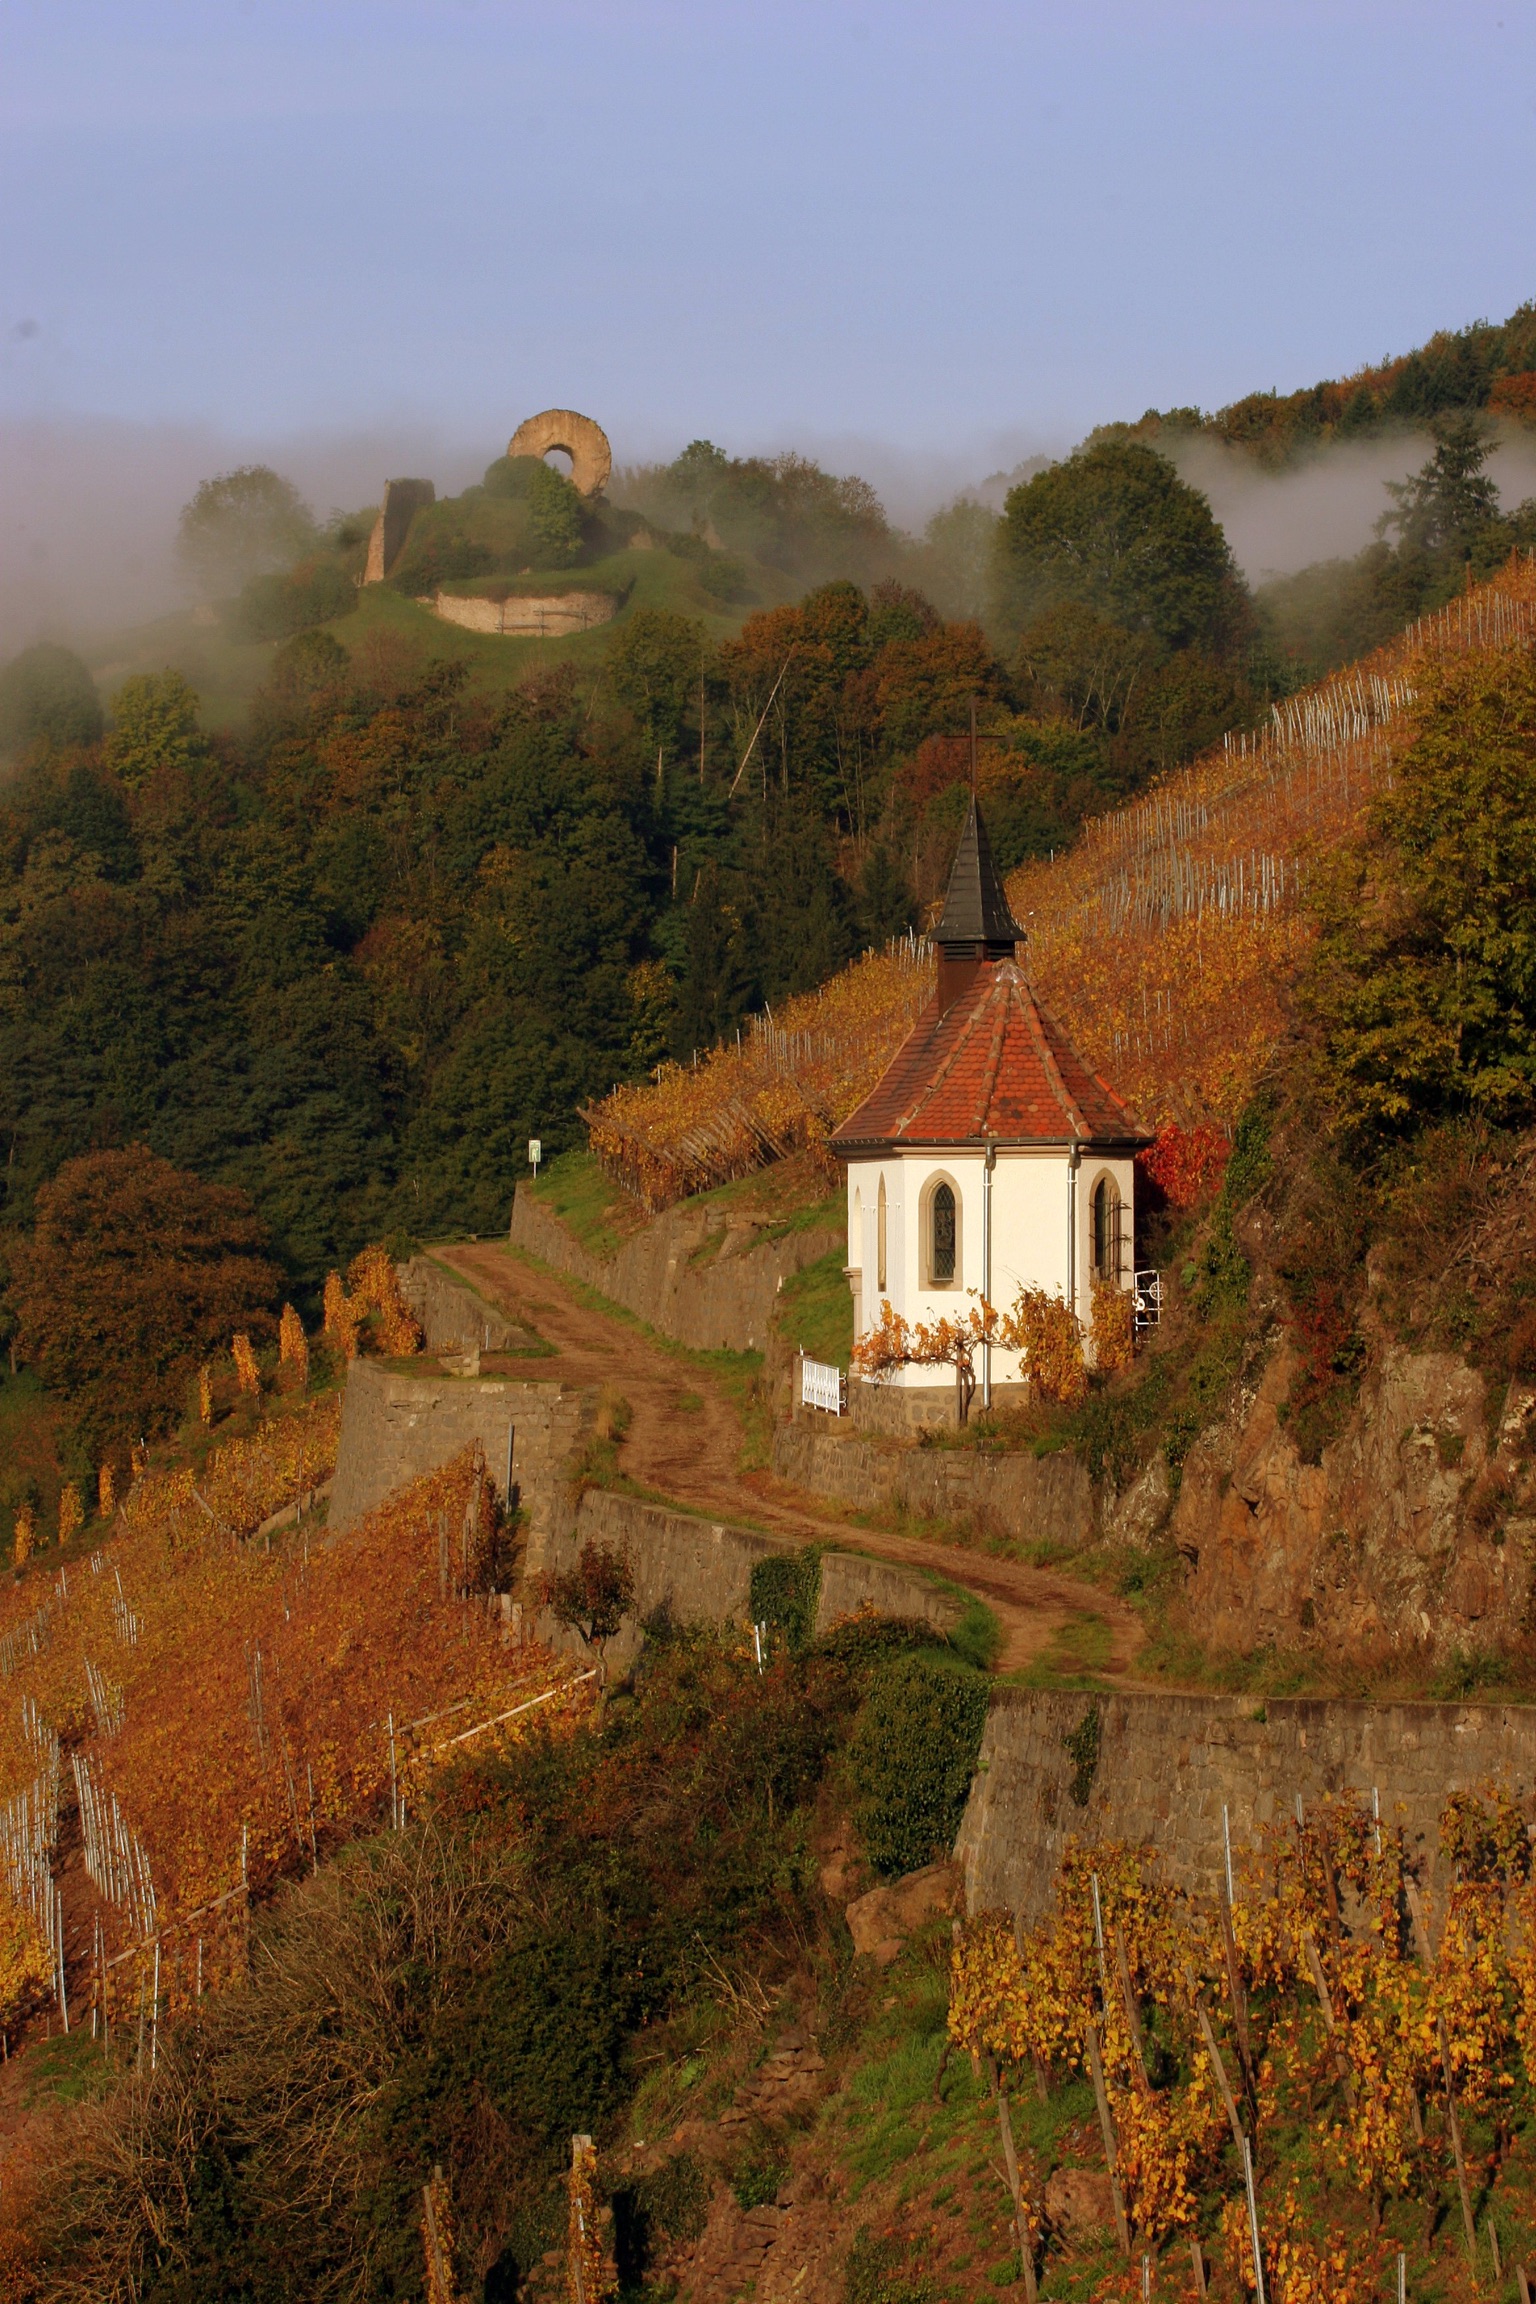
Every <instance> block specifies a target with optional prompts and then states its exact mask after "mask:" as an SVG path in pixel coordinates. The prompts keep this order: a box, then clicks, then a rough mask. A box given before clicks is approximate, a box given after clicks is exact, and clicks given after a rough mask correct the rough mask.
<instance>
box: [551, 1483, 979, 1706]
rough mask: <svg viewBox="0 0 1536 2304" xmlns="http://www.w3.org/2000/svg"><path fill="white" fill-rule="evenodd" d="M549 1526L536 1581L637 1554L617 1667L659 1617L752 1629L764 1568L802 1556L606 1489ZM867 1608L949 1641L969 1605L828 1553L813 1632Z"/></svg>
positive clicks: (556, 1630)
mask: <svg viewBox="0 0 1536 2304" xmlns="http://www.w3.org/2000/svg"><path fill="white" fill-rule="evenodd" d="M546 1525H547V1528H548V1535H547V1538H546V1539H545V1540H544V1541H543V1542H540V1543H537V1544H535V1543H530V1545H529V1549H528V1555H527V1570H528V1573H529V1574H530V1575H531V1574H534V1573H536V1572H537V1571H539V1570H541V1569H554V1570H557V1571H559V1570H563V1569H567V1568H570V1567H573V1566H574V1565H575V1562H576V1559H577V1557H578V1555H579V1553H580V1551H581V1547H582V1545H583V1544H585V1543H588V1542H592V1543H598V1544H608V1545H611V1546H613V1547H614V1548H615V1549H616V1550H620V1551H623V1552H626V1553H627V1554H628V1555H629V1558H630V1561H631V1564H632V1566H633V1568H634V1576H635V1617H634V1620H633V1622H632V1623H629V1624H626V1626H625V1627H624V1631H623V1632H622V1633H621V1634H620V1636H619V1637H618V1638H617V1639H615V1640H614V1641H612V1642H611V1643H610V1644H609V1649H608V1658H609V1661H610V1662H611V1663H615V1664H618V1665H623V1664H626V1663H628V1662H629V1661H630V1660H631V1659H632V1658H633V1656H634V1655H635V1654H636V1653H637V1652H638V1650H639V1646H640V1640H641V1633H640V1623H641V1621H642V1620H643V1619H644V1618H645V1617H647V1616H650V1615H653V1614H655V1613H656V1612H657V1611H658V1610H661V1609H665V1610H667V1611H668V1613H669V1614H671V1615H672V1616H673V1617H675V1618H676V1619H677V1620H678V1621H679V1622H680V1623H688V1622H690V1621H696V1620H698V1619H699V1618H703V1619H705V1620H706V1621H708V1622H710V1623H715V1624H739V1625H740V1626H742V1627H743V1629H745V1627H746V1625H747V1624H748V1622H749V1621H750V1618H751V1591H752V1570H753V1569H754V1567H755V1566H756V1565H757V1563H758V1561H759V1560H769V1559H774V1558H782V1557H784V1556H786V1555H789V1554H793V1553H794V1552H795V1551H796V1550H797V1549H798V1547H797V1546H795V1545H793V1544H791V1543H788V1542H786V1541H785V1540H784V1539H783V1538H781V1537H774V1536H764V1535H761V1534H760V1533H759V1532H758V1531H757V1530H756V1529H755V1528H735V1527H732V1526H730V1525H729V1524H728V1523H727V1522H724V1521H718V1520H695V1519H693V1518H692V1517H691V1516H690V1515H689V1514H688V1513H686V1512H669V1511H667V1510H666V1508H665V1507H664V1506H662V1505H659V1504H643V1503H640V1502H638V1501H637V1500H636V1499H635V1498H633V1497H629V1496H615V1495H613V1494H612V1493H610V1491H609V1490H607V1489H604V1488H589V1489H588V1490H587V1491H586V1492H585V1494H584V1495H583V1496H582V1498H581V1501H580V1504H579V1506H578V1508H577V1510H576V1512H575V1515H574V1517H572V1518H567V1516H566V1515H565V1514H563V1513H560V1512H556V1513H554V1514H552V1515H550V1517H549V1519H548V1521H547V1523H546ZM860 1608H873V1609H875V1610H876V1611H877V1612H878V1613H879V1614H880V1615H882V1616H909V1617H919V1618H921V1619H922V1620H923V1621H924V1622H925V1623H929V1624H932V1625H933V1627H934V1629H935V1630H936V1631H937V1632H940V1633H947V1632H949V1631H950V1630H951V1628H952V1627H953V1626H954V1625H956V1624H957V1623H958V1622H959V1621H960V1617H961V1615H962V1613H963V1611H964V1602H963V1601H961V1600H958V1599H957V1598H955V1596H954V1595H953V1594H952V1593H948V1592H942V1591H939V1590H938V1589H937V1588H936V1587H935V1586H934V1585H932V1584H930V1583H929V1582H928V1581H927V1580H926V1578H924V1577H922V1576H919V1575H917V1574H916V1573H915V1572H914V1571H913V1570H911V1569H907V1568H901V1567H896V1566H892V1565H891V1564H890V1563H889V1562H887V1561H884V1560H866V1559H864V1558H863V1557H862V1556H861V1555H860V1554H858V1553H855V1552H824V1553H823V1554H822V1555H821V1588H820V1591H819V1593H818V1596H817V1603H816V1620H815V1629H816V1630H817V1631H818V1632H825V1631H826V1630H827V1629H828V1628H829V1627H830V1626H831V1625H833V1624H835V1623H837V1622H838V1621H839V1620H840V1619H841V1618H842V1617H844V1616H851V1615H853V1614H854V1613H855V1611H856V1610H858V1609H860ZM537 1628H538V1633H539V1637H540V1638H541V1639H549V1640H551V1641H554V1642H556V1643H557V1644H560V1645H565V1646H575V1647H578V1648H580V1647H581V1646H582V1645H583V1644H582V1642H581V1640H580V1636H579V1635H565V1636H564V1638H563V1639H562V1636H561V1631H560V1627H559V1626H557V1625H556V1624H555V1622H554V1619H553V1617H550V1616H548V1615H547V1614H546V1615H542V1616H540V1618H539V1619H538V1627H537Z"/></svg>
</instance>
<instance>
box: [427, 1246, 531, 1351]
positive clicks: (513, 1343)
mask: <svg viewBox="0 0 1536 2304" xmlns="http://www.w3.org/2000/svg"><path fill="white" fill-rule="evenodd" d="M395 1277H396V1279H397V1280H398V1281H399V1284H400V1294H401V1297H402V1299H403V1301H404V1303H405V1307H406V1309H407V1311H408V1312H409V1313H410V1314H411V1317H412V1318H413V1319H414V1320H416V1321H417V1322H418V1323H419V1324H420V1327H421V1331H422V1340H423V1342H424V1343H425V1345H426V1348H427V1350H428V1351H429V1352H474V1351H481V1352H515V1351H517V1350H518V1348H519V1347H520V1346H524V1345H527V1344H529V1343H530V1342H531V1341H532V1339H531V1338H530V1336H529V1334H528V1331H527V1329H526V1328H519V1327H518V1325H517V1323H516V1321H515V1320H509V1319H508V1318H507V1316H506V1314H505V1313H504V1312H498V1310H497V1309H496V1307H495V1305H494V1304H492V1303H490V1302H489V1301H488V1300H487V1299H486V1298H485V1297H484V1296H481V1295H478V1294H477V1293H476V1291H475V1290H474V1289H473V1288H471V1287H470V1285H469V1283H468V1281H467V1280H461V1279H460V1278H459V1277H458V1275H457V1274H456V1273H454V1272H450V1271H449V1270H448V1268H447V1266H446V1265H444V1264H439V1263H438V1262H437V1260H436V1258H435V1257H432V1256H413V1257H412V1258H411V1259H410V1261H409V1263H407V1264H397V1265H396V1266H395Z"/></svg>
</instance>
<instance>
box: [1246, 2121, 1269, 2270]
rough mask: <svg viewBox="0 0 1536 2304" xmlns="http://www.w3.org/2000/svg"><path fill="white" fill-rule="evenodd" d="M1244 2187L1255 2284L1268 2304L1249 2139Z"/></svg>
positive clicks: (1257, 2201) (1257, 2199) (1257, 2197)
mask: <svg viewBox="0 0 1536 2304" xmlns="http://www.w3.org/2000/svg"><path fill="white" fill-rule="evenodd" d="M1243 2186H1244V2189H1245V2190H1246V2192H1247V2194H1248V2236H1249V2238H1250V2240H1251V2241H1252V2242H1253V2282H1254V2288H1255V2291H1256V2293H1257V2295H1258V2299H1259V2304H1268V2298H1267V2297H1266V2295H1265V2293H1264V2250H1263V2248H1262V2247H1261V2246H1260V2244H1259V2196H1258V2193H1257V2192H1256V2191H1255V2189H1254V2183H1253V2151H1252V2148H1251V2146H1250V2145H1249V2142H1248V2139H1247V2137H1246V2136H1245V2137H1244V2138H1243Z"/></svg>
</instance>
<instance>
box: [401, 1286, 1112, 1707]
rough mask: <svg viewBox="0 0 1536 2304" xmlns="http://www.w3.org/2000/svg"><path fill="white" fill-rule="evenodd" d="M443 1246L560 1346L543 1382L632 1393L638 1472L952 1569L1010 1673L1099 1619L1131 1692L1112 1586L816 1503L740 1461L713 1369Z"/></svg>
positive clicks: (742, 1509) (731, 1414)
mask: <svg viewBox="0 0 1536 2304" xmlns="http://www.w3.org/2000/svg"><path fill="white" fill-rule="evenodd" d="M432 1253H433V1255H434V1256H436V1257H437V1258H438V1259H439V1261H440V1262H442V1263H444V1264H447V1265H449V1266H450V1267H451V1268H452V1269H453V1270H454V1271H456V1272H459V1273H461V1274H462V1275H463V1277H464V1278H465V1279H466V1280H468V1281H469V1282H470V1283H471V1285H472V1286H473V1287H475V1288H477V1289H478V1290H479V1292H480V1294H481V1295H482V1296H486V1297H489V1298H490V1300H491V1301H492V1302H493V1303H495V1304H497V1305H498V1306H500V1307H502V1308H503V1309H504V1310H505V1311H507V1312H508V1313H509V1314H510V1315H511V1316H512V1317H513V1318H515V1319H518V1320H520V1321H524V1322H526V1324H527V1325H529V1326H531V1327H532V1328H534V1329H535V1330H536V1331H537V1332H538V1334H539V1335H541V1336H542V1337H543V1338H544V1339H545V1341H546V1342H547V1343H549V1344H551V1345H552V1346H553V1347H554V1349H555V1353H556V1354H557V1357H556V1358H555V1359H552V1360H541V1361H539V1362H537V1363H536V1364H535V1366H536V1370H537V1374H538V1376H539V1377H540V1378H542V1379H546V1380H553V1379H556V1378H564V1379H565V1381H566V1382H568V1383H571V1384H581V1385H588V1384H593V1385H602V1384H606V1385H608V1386H609V1387H610V1388H611V1389H612V1390H613V1391H614V1392H616V1393H619V1394H622V1396H623V1398H624V1399H625V1400H627V1401H628V1403H629V1406H630V1409H631V1419H630V1424H629V1429H628V1431H627V1433H626V1435H625V1438H624V1441H623V1444H622V1448H621V1462H622V1465H623V1468H624V1470H625V1472H626V1473H628V1475H629V1476H630V1478H631V1479H633V1480H635V1481H638V1482H640V1483H641V1484H642V1485H643V1486H645V1487H646V1488H649V1489H652V1490H655V1491H656V1492H657V1493H658V1494H660V1495H662V1496H665V1497H668V1498H670V1499H672V1500H673V1501H674V1502H675V1503H678V1504H681V1505H685V1506H687V1507H688V1508H690V1509H691V1510H693V1511H697V1512H705V1513H708V1514H709V1515H710V1516H711V1517H712V1518H714V1519H717V1520H738V1521H744V1522H746V1523H748V1524H752V1523H755V1524H756V1525H757V1526H758V1527H761V1528H767V1529H770V1530H771V1531H772V1532H773V1533H774V1534H776V1535H782V1536H789V1537H793V1538H794V1539H796V1540H797V1541H798V1542H800V1543H812V1542H821V1543H827V1542H836V1543H837V1544H838V1545H839V1546H840V1547H841V1548H842V1549H843V1550H845V1551H856V1552H867V1553H869V1554H871V1555H872V1556H873V1557H875V1558H876V1559H881V1560H895V1561H900V1562H902V1563H904V1564H906V1565H908V1566H912V1567H918V1568H926V1569H929V1570H931V1571H934V1572H936V1573H937V1574H939V1575H941V1576H944V1577H946V1578H948V1580H949V1581H950V1582H951V1583H952V1584H956V1585H959V1586H961V1587H962V1588H963V1589H964V1590H966V1591H968V1592H973V1593H975V1595H976V1596H977V1598H978V1599H980V1600H983V1601H985V1602H986V1604H987V1606H988V1607H989V1608H990V1609H991V1610H992V1611H993V1613H994V1615H995V1616H996V1617H997V1619H998V1622H999V1624H1000V1626H1001V1627H1002V1634H1003V1645H1002V1651H1001V1653H1000V1655H999V1657H998V1660H997V1669H998V1670H999V1671H1000V1672H1017V1671H1021V1670H1023V1669H1024V1668H1026V1667H1027V1666H1028V1665H1030V1664H1032V1663H1034V1662H1035V1661H1036V1660H1037V1659H1038V1658H1039V1657H1041V1656H1042V1655H1044V1654H1045V1652H1046V1651H1047V1650H1048V1649H1050V1648H1051V1647H1052V1646H1053V1645H1054V1644H1055V1643H1056V1642H1057V1640H1058V1638H1059V1637H1060V1636H1061V1635H1062V1634H1063V1633H1070V1631H1071V1629H1072V1628H1073V1627H1074V1626H1081V1625H1082V1624H1083V1622H1084V1621H1085V1620H1087V1619H1097V1620H1098V1622H1099V1623H1101V1624H1102V1625H1103V1626H1104V1628H1105V1632H1107V1635H1108V1642H1109V1653H1108V1655H1107V1656H1106V1657H1105V1658H1104V1659H1103V1661H1102V1662H1099V1663H1097V1664H1096V1672H1097V1674H1098V1676H1099V1677H1102V1678H1104V1679H1106V1680H1110V1681H1113V1682H1114V1683H1115V1684H1116V1685H1117V1686H1118V1687H1122V1688H1124V1687H1134V1686H1136V1685H1137V1682H1136V1680H1135V1678H1134V1675H1133V1674H1132V1671H1131V1667H1132V1664H1133V1662H1134V1660H1135V1657H1136V1653H1137V1651H1138V1649H1139V1648H1140V1646H1141V1644H1142V1641H1143V1638H1144V1637H1145V1635H1144V1630H1143V1626H1142V1623H1141V1620H1140V1618H1139V1617H1138V1616H1137V1615H1136V1614H1135V1612H1134V1610H1132V1609H1130V1608H1128V1607H1127V1606H1126V1604H1125V1603H1124V1601H1122V1600H1119V1599H1117V1598H1116V1597H1115V1596H1114V1595H1113V1594H1111V1593H1107V1592H1104V1591H1102V1590H1101V1589H1100V1588H1099V1587H1098V1586H1097V1585H1094V1584H1088V1583H1085V1582H1084V1581H1083V1580H1082V1579H1081V1578H1079V1577H1074V1576H1066V1575H1063V1574H1061V1573H1060V1572H1059V1571H1058V1570H1056V1569H1052V1568H1032V1567H1029V1566H1028V1565H1026V1564H1025V1563H1024V1562H1022V1561H1017V1560H1000V1559H997V1558H995V1557H993V1556H992V1555H991V1554H989V1553H984V1552H976V1551H973V1550H971V1549H970V1548H969V1547H968V1546H965V1545H959V1544H940V1543H935V1542H931V1541H928V1540H926V1539H924V1538H921V1537H915V1536H900V1535H897V1534H895V1533H894V1532H893V1531H890V1530H886V1529H880V1528H868V1527H864V1526H862V1525H860V1526H851V1525H850V1524H849V1522H847V1521H846V1520H841V1519H838V1518H835V1517H834V1516H832V1515H831V1514H827V1513H825V1512H820V1511H818V1510H817V1508H816V1500H815V1499H813V1498H807V1497H805V1496H804V1495H802V1494H801V1493H800V1492H799V1491H797V1490H795V1489H792V1488H790V1487H788V1486H787V1485H786V1484H785V1483H783V1482H782V1481H778V1480H775V1479H774V1478H773V1476H772V1475H771V1474H770V1473H766V1472H753V1473H743V1472H742V1471H741V1470H740V1469H739V1463H740V1455H741V1442H742V1431H741V1423H740V1419H739V1418H738V1416H737V1414H736V1411H735V1409H734V1407H733V1406H732V1404H731V1402H730V1401H729V1400H728V1399H727V1398H726V1396H725V1394H724V1393H723V1391H722V1390H721V1389H720V1388H719V1386H718V1385H717V1384H716V1383H715V1382H714V1381H713V1380H712V1378H711V1377H710V1375H709V1373H708V1372H707V1370H704V1369H701V1368H699V1367H698V1366H697V1364H696V1363H694V1362H692V1361H689V1360H685V1359H682V1358H681V1357H679V1356H676V1355H674V1354H673V1353H671V1352H669V1351H667V1350H666V1348H665V1347H664V1346H663V1345H661V1344H660V1343H658V1342H657V1341H655V1340H654V1339H653V1338H652V1337H650V1336H649V1335H647V1334H646V1333H645V1331H644V1330H643V1329H641V1328H639V1327H632V1326H631V1325H630V1324H629V1323H628V1322H627V1321H625V1320H624V1319H622V1318H620V1317H618V1316H616V1315H614V1314H611V1313H608V1312H604V1311H601V1310H599V1309H597V1308H596V1307H595V1306H593V1305H592V1304H590V1303H589V1302H586V1301H584V1300H583V1296H582V1294H581V1293H580V1292H579V1291H578V1290H576V1289H575V1288H573V1287H571V1286H570V1285H569V1283H568V1282H566V1281H565V1279H564V1278H563V1277H562V1276H561V1275H560V1274H558V1273H556V1272H553V1271H551V1270H550V1269H549V1268H548V1266H537V1265H535V1264H533V1263H532V1262H531V1261H530V1260H529V1259H527V1258H525V1257H523V1256H522V1255H520V1254H518V1253H517V1252H515V1251H514V1250H512V1249H510V1248H508V1247H507V1246H505V1245H504V1244H503V1243H501V1242H499V1241H479V1242H462V1243H459V1244H456V1245H455V1246H452V1247H447V1248H434V1249H433V1251H432ZM528 1373H529V1374H533V1373H534V1370H533V1369H530V1370H529V1371H528ZM1103 1637H1104V1634H1103V1633H1101V1634H1100V1635H1099V1638H1100V1639H1101V1640H1102V1639H1103Z"/></svg>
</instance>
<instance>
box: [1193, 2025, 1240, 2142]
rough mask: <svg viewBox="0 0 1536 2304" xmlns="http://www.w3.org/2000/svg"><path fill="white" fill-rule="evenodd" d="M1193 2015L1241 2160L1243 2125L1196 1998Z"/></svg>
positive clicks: (1213, 2041)
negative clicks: (1198, 2021)
mask: <svg viewBox="0 0 1536 2304" xmlns="http://www.w3.org/2000/svg"><path fill="white" fill-rule="evenodd" d="M1195 2014H1196V2015H1197V2016H1198V2017H1199V2019H1200V2037H1201V2038H1202V2039H1203V2040H1204V2042H1205V2052H1206V2054H1207V2056H1209V2058H1210V2060H1211V2070H1212V2072H1213V2073H1214V2074H1215V2077H1216V2086H1217V2088H1218V2089H1219V2090H1220V2092H1221V2101H1222V2103H1223V2105H1224V2106H1225V2108H1226V2114H1227V2124H1228V2126H1229V2127H1230V2128H1231V2130H1232V2141H1233V2143H1234V2144H1235V2145H1236V2146H1237V2156H1238V2158H1239V2160H1241V2158H1242V2156H1243V2152H1244V2149H1245V2147H1246V2144H1247V2138H1246V2137H1245V2136H1244V2134H1243V2124H1242V2122H1241V2120H1240V2119H1239V2118H1238V2116H1237V2098H1236V2097H1235V2096H1234V2095H1233V2093H1232V2089H1231V2086H1230V2084H1229V2082H1228V2080H1227V2067H1226V2065H1225V2064H1224V2063H1223V2061H1222V2054H1221V2050H1220V2048H1219V2047H1218V2046H1217V2045H1216V2035H1215V2033H1214V2032H1213V2031H1212V2029H1211V2020H1210V2018H1209V2016H1207V2014H1206V2012H1205V2003H1204V2001H1203V2000H1201V1999H1200V1998H1198V1996H1197V1997H1196V2000H1195Z"/></svg>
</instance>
